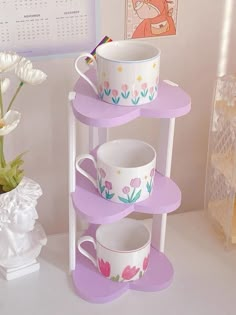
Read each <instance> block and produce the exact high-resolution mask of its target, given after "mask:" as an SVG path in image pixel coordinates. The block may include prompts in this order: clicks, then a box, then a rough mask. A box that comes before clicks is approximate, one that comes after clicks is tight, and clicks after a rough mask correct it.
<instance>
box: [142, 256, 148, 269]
mask: <svg viewBox="0 0 236 315" xmlns="http://www.w3.org/2000/svg"><path fill="white" fill-rule="evenodd" d="M148 263H149V255H148V256H147V257H145V258H144V260H143V270H144V271H145V270H146V269H147V267H148Z"/></svg>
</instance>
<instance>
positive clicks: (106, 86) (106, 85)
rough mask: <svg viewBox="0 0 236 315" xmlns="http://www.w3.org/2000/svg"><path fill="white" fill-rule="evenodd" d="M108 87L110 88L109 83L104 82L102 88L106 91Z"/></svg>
mask: <svg viewBox="0 0 236 315" xmlns="http://www.w3.org/2000/svg"><path fill="white" fill-rule="evenodd" d="M109 87H110V85H109V82H108V81H104V88H105V89H106V90H108V89H109Z"/></svg>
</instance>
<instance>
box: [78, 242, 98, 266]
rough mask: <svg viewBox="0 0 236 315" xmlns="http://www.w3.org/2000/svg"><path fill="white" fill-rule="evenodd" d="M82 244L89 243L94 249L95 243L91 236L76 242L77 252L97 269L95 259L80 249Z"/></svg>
mask: <svg viewBox="0 0 236 315" xmlns="http://www.w3.org/2000/svg"><path fill="white" fill-rule="evenodd" d="M84 242H90V243H92V244H93V247H94V248H95V249H96V242H95V240H94V238H93V237H92V236H83V237H81V238H80V239H79V240H78V250H79V252H80V253H81V254H82V255H84V256H85V257H87V258H88V259H89V260H90V261H91V262H92V263H93V264H94V266H95V267H97V261H96V259H95V258H94V257H93V256H92V255H91V254H89V253H88V252H87V251H86V250H85V249H83V248H82V247H81V244H83V243H84Z"/></svg>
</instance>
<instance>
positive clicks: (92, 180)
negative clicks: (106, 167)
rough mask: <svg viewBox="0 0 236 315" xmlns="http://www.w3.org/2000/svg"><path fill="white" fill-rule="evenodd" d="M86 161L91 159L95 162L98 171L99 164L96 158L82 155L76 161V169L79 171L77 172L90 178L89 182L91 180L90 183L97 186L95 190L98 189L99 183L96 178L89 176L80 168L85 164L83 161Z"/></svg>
mask: <svg viewBox="0 0 236 315" xmlns="http://www.w3.org/2000/svg"><path fill="white" fill-rule="evenodd" d="M85 159H89V160H91V161H92V162H93V164H94V166H95V168H96V170H97V162H96V160H95V158H94V157H93V156H92V155H91V154H81V155H79V156H78V157H77V158H76V161H75V167H76V169H77V171H78V172H79V173H80V174H82V175H84V177H86V178H88V180H90V182H91V183H92V184H93V185H94V186H95V188H98V185H97V181H96V179H95V178H94V177H92V176H91V175H90V174H88V173H87V172H86V171H85V170H83V169H82V168H81V167H80V164H81V163H82V162H83V160H85Z"/></svg>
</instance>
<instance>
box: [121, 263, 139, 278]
mask: <svg viewBox="0 0 236 315" xmlns="http://www.w3.org/2000/svg"><path fill="white" fill-rule="evenodd" d="M138 272H139V268H136V267H135V266H134V267H132V268H131V267H130V266H127V267H125V269H124V270H123V272H122V278H123V279H125V280H130V279H132V278H133V277H134V276H135V275H136V274H137V273H138Z"/></svg>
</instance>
